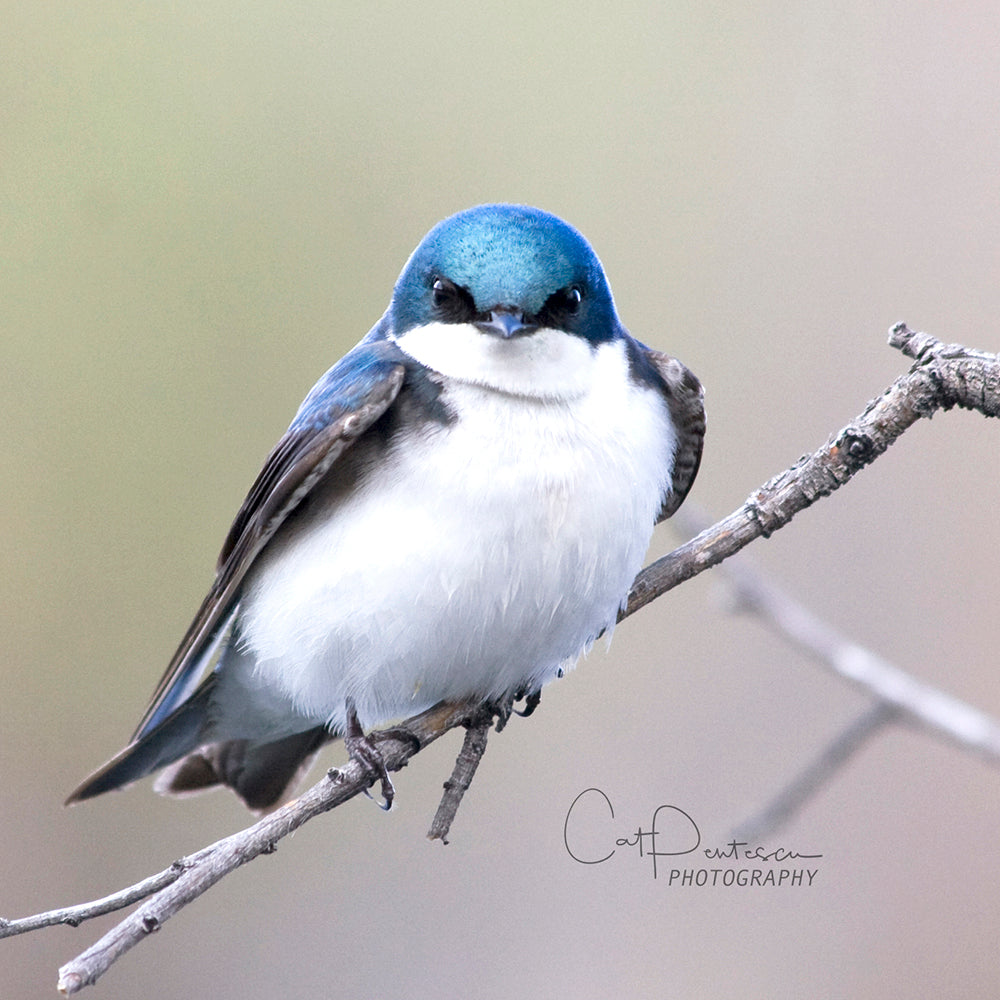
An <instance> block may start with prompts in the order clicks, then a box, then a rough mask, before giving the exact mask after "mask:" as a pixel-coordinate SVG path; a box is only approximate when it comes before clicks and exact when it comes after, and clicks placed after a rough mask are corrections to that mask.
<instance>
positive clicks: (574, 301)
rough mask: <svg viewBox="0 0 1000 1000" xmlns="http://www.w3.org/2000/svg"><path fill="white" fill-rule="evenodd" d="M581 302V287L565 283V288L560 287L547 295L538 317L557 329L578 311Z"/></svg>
mask: <svg viewBox="0 0 1000 1000" xmlns="http://www.w3.org/2000/svg"><path fill="white" fill-rule="evenodd" d="M582 302H583V289H582V288H581V287H580V286H579V285H567V287H566V288H560V289H559V291H558V292H553V293H552V294H551V295H550V296H549V297H548V299H547V300H546V302H545V305H544V306H542V312H541V316H540V318H541V319H542V320H543V321H544V323H545V325H547V326H553V327H556V328H557V329H558V328H559V327H561V326H563V325H565V323H567V322H568V321H569V319H570V317H571V316H575V315H576V313H577V312H579V310H580V304H581V303H582Z"/></svg>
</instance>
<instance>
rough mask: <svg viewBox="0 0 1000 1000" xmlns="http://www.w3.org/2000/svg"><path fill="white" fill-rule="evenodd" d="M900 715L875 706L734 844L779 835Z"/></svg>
mask: <svg viewBox="0 0 1000 1000" xmlns="http://www.w3.org/2000/svg"><path fill="white" fill-rule="evenodd" d="M898 714H899V713H898V712H897V711H896V709H894V708H893V707H892V706H891V705H888V704H886V702H884V701H877V702H875V704H874V705H873V706H872V707H871V708H869V709H867V710H866V711H864V712H862V713H861V715H859V716H858V717H857V718H856V719H855V720H854V721H853V722H851V723H850V724H849V725H847V726H845V727H844V729H842V730H841V731H840V733H839V734H838V735H837V736H836V737H834V739H832V740H831V741H830V742H829V743H828V744H827V745H826V746H825V747H824V748H823V750H822V752H821V753H820V754H819V755H818V756H817V757H816V758H814V759H813V760H812V761H810V762H809V764H808V766H807V767H805V768H803V769H802V770H801V771H800V772H799V773H798V774H797V775H796V776H795V777H794V778H793V779H792V780H791V781H790V782H789V783H788V784H787V785H786V786H785V787H784V788H783V789H782V790H781V791H780V792H779V793H778V794H777V795H776V796H775V797H774V798H773V799H772V800H771V801H770V802H769V803H768V804H767V805H766V806H765V807H764V808H763V809H762V810H761V811H760V812H759V813H757V815H756V816H753V817H751V818H750V819H748V820H746V821H744V822H743V823H741V824H740V826H739V827H737V829H736V831H735V832H734V833H733V840H735V841H736V842H737V843H740V844H759V843H761V842H762V841H764V840H765V838H767V837H768V836H770V835H772V834H774V833H776V832H777V831H778V830H779V829H781V827H783V826H784V825H785V824H786V823H787V822H788V821H789V820H790V819H791V818H792V817H793V816H795V814H796V813H798V812H799V810H800V809H801V808H802V807H803V806H804V805H805V803H806V802H808V801H809V799H811V798H813V796H815V795H816V793H817V792H818V791H819V790H820V789H821V788H822V787H823V786H824V785H825V784H826V783H827V782H828V781H829V780H830V779H831V778H832V777H833V776H834V774H836V772H837V771H839V770H840V768H841V767H843V766H844V764H846V763H847V761H848V760H850V759H851V757H853V756H854V755H855V754H856V753H857V752H858V751H859V750H860V749H861V748H862V747H864V746H866V745H867V744H868V742H869V740H871V738H872V737H873V736H874V735H875V734H876V733H878V732H881V731H882V729H884V728H885V726H886V725H887V724H888V723H890V722H892V721H893V720H894V719H896V718H897V716H898Z"/></svg>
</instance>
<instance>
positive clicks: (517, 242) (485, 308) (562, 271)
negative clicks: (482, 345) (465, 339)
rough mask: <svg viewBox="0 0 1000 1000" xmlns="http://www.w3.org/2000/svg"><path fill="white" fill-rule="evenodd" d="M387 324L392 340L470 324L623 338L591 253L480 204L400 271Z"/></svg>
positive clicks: (570, 235)
mask: <svg viewBox="0 0 1000 1000" xmlns="http://www.w3.org/2000/svg"><path fill="white" fill-rule="evenodd" d="M389 318H390V323H391V327H392V330H393V331H394V333H395V334H396V335H397V336H398V335H399V334H402V333H405V332H406V331H407V330H410V329H413V328H414V327H417V326H423V325H426V324H429V323H442V322H443V323H472V324H474V325H475V326H476V327H478V328H479V330H480V331H481V332H482V333H484V334H488V335H493V336H497V337H501V338H504V339H509V338H511V337H520V336H525V335H528V334H531V333H533V332H534V331H535V330H537V329H539V328H542V327H547V328H552V329H557V330H563V331H565V332H567V333H572V334H574V335H576V336H579V337H582V338H584V339H586V340H589V341H591V342H593V343H597V342H600V341H604V340H610V339H612V338H614V337H616V336H618V335H619V333H620V329H621V328H620V324H619V320H618V316H617V314H616V312H615V306H614V301H613V300H612V297H611V289H610V288H609V287H608V281H607V278H606V277H605V275H604V269H603V268H602V267H601V262H600V261H599V260H598V259H597V255H596V254H595V253H594V251H593V250H592V249H591V247H590V244H589V243H588V242H587V241H586V240H585V239H584V238H583V236H581V235H580V233H578V232H577V231H576V230H575V229H574V228H573V227H572V226H570V225H568V224H567V223H565V222H563V221H562V219H559V218H557V217H556V216H554V215H549V214H548V213H547V212H542V211H540V210H539V209H537V208H528V207H526V206H524V205H480V206H479V207H478V208H471V209H469V210H468V211H465V212H459V213H458V215H453V216H451V218H448V219H445V220H444V221H443V222H440V223H438V225H436V226H435V227H434V228H433V229H432V230H431V231H430V232H429V233H428V234H427V235H426V236H425V237H424V239H423V241H422V242H421V243H420V245H419V246H418V247H417V249H416V250H414V252H413V254H412V256H411V257H410V259H409V260H408V261H407V263H406V267H404V268H403V273H402V274H401V275H400V276H399V280H398V281H397V282H396V287H395V290H394V291H393V296H392V303H391V305H390V307H389Z"/></svg>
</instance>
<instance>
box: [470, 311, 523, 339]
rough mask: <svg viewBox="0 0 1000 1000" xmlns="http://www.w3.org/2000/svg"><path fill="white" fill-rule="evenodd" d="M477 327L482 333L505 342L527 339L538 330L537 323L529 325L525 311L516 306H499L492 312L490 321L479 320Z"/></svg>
mask: <svg viewBox="0 0 1000 1000" xmlns="http://www.w3.org/2000/svg"><path fill="white" fill-rule="evenodd" d="M475 325H476V327H477V328H478V329H479V330H480V331H481V332H482V333H488V334H489V335H490V336H491V337H500V338H502V339H503V340H510V339H512V338H513V337H525V336H527V335H528V334H530V333H534V332H535V331H536V330H537V329H538V324H537V323H529V322H528V321H527V320H526V319H525V317H524V310H522V309H516V308H515V307H514V306H497V307H496V308H495V309H491V310H490V318H489V319H484V320H477V321H476V323H475Z"/></svg>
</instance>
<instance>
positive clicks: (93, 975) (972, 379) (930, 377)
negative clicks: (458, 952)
mask: <svg viewBox="0 0 1000 1000" xmlns="http://www.w3.org/2000/svg"><path fill="white" fill-rule="evenodd" d="M890 343H891V344H892V345H893V346H894V347H897V348H898V349H900V350H902V351H903V352H904V353H906V354H908V355H909V356H911V357H914V358H916V359H917V360H916V363H915V364H914V366H913V367H912V368H911V370H910V371H909V372H908V373H907V374H906V375H904V376H902V377H900V378H899V379H897V380H896V381H895V382H894V383H893V384H892V385H891V386H890V387H889V388H888V389H887V390H886V392H885V393H883V394H882V395H881V396H880V397H878V398H877V399H875V400H873V401H872V402H871V403H870V404H869V405H868V407H867V408H866V409H865V411H864V413H862V414H861V416H860V417H858V418H857V419H856V420H855V421H854V422H853V423H851V424H849V425H848V426H847V427H845V428H844V429H843V430H841V431H840V433H839V434H837V435H835V436H834V437H833V438H831V439H830V441H828V442H827V443H826V444H825V445H824V446H823V447H822V448H821V449H819V450H818V451H816V452H814V453H813V454H812V455H810V456H806V457H804V458H802V459H800V460H799V461H798V462H797V463H796V464H795V465H794V466H792V468H790V469H789V470H787V471H786V472H784V473H782V474H781V475H779V476H776V477H775V478H774V479H772V480H770V481H769V482H768V483H766V484H764V486H762V487H761V488H760V489H759V490H757V491H755V492H754V493H753V494H752V495H751V496H750V497H749V498H748V500H747V501H746V502H745V503H744V504H743V506H742V507H740V508H739V510H737V511H735V512H734V513H732V514H730V515H729V517H727V518H725V519H724V520H722V521H720V522H719V523H718V524H716V525H714V526H713V527H711V528H709V529H708V530H706V531H703V532H702V533H701V534H700V535H699V536H698V537H697V538H695V539H693V540H691V541H690V542H687V543H686V544H684V545H682V546H680V547H679V548H678V549H676V550H675V551H674V552H672V553H670V555H668V556H665V557H664V558H663V559H660V560H658V561H657V562H655V563H653V564H652V565H651V566H649V567H647V568H646V569H644V570H643V571H642V572H641V573H640V574H639V576H638V577H637V578H636V580H635V582H634V584H633V586H632V590H631V592H630V595H629V601H628V606H627V608H626V609H625V610H624V611H623V613H622V615H621V617H622V618H625V617H627V616H629V615H631V614H633V613H634V612H635V611H637V610H638V609H639V608H641V607H644V606H645V605H646V604H648V603H649V602H650V601H652V600H654V599H655V598H656V597H658V596H660V595H661V594H663V593H665V592H666V591H667V590H670V589H672V588H673V587H675V586H677V584H679V583H681V582H683V581H684V580H687V579H690V578H691V577H693V576H696V575H697V574H698V573H700V572H702V570H705V569H708V568H709V567H710V566H714V565H717V564H718V563H720V562H721V561H722V560H723V559H726V558H727V557H728V556H730V555H732V554H733V553H734V552H737V551H738V550H739V549H741V548H743V547H744V546H745V545H747V544H748V543H749V542H750V541H752V540H753V539H755V538H759V537H761V536H765V537H766V536H767V535H769V534H771V533H772V532H774V531H776V530H777V529H778V528H781V527H783V526H784V525H785V524H787V523H788V521H790V520H791V518H792V517H793V516H794V515H795V514H796V513H797V512H798V511H800V510H803V509H804V508H805V507H808V506H810V505H811V504H812V503H814V502H815V501H816V500H818V499H819V498H820V497H823V496H826V495H828V494H829V493H832V492H833V491H834V490H836V489H838V488H839V487H840V486H842V485H843V484H844V483H846V482H848V481H849V480H850V479H851V477H852V476H853V475H854V474H855V473H856V472H858V471H859V470H860V469H862V468H864V467H865V466H866V465H868V464H869V463H871V462H872V461H874V459H875V458H877V457H878V456H879V455H880V454H882V452H883V451H885V450H886V448H888V446H889V445H890V444H892V443H893V442H894V441H895V440H896V439H897V438H898V437H899V436H900V434H902V433H903V431H904V430H906V428H907V427H909V426H910V425H911V424H912V423H914V422H915V421H916V420H918V419H919V418H921V417H929V416H931V415H932V414H933V413H934V412H936V411H937V410H939V409H948V408H950V407H952V406H962V407H966V408H968V409H974V410H978V411H979V412H981V413H983V414H984V415H986V416H997V415H998V413H1000V363H998V359H997V358H996V357H995V356H993V355H987V354H982V353H980V352H975V351H969V350H967V349H965V348H962V347H960V346H957V345H944V344H941V343H940V342H938V341H936V340H934V339H933V338H931V337H927V336H925V335H922V334H914V333H912V332H911V331H909V330H907V329H906V327H905V326H903V325H900V326H897V327H895V328H894V329H893V330H892V332H891V335H890ZM795 617H796V616H792V618H793V619H794V618H795ZM798 618H799V620H800V623H801V615H799V616H798ZM792 626H794V620H793V621H792V623H791V625H790V624H789V622H788V621H785V622H784V624H783V626H782V627H785V628H788V629H790V630H792V631H793V628H792ZM820 635H821V636H822V632H820ZM826 640H830V637H829V636H826V638H825V640H824V641H826ZM831 643H832V646H833V647H843V646H845V645H846V653H845V651H844V649H843V648H841V649H840V651H839V654H838V656H837V658H838V659H839V660H840V666H839V668H838V669H839V672H840V673H841V675H843V676H847V677H848V678H849V679H851V680H852V681H853V682H854V683H857V684H860V685H862V686H865V687H866V688H867V689H868V690H872V691H874V692H875V693H876V695H877V696H878V697H879V699H881V702H882V704H883V706H884V705H886V704H888V705H891V706H893V707H892V708H891V711H896V710H897V709H896V707H895V706H899V707H900V708H901V709H903V710H905V711H906V713H907V714H908V715H909V716H911V717H913V718H916V719H919V720H920V721H921V723H922V724H924V725H925V726H926V727H928V728H931V729H933V730H934V731H935V732H939V733H944V734H947V735H949V736H950V737H951V738H954V739H956V740H957V741H958V742H960V743H963V744H964V745H966V746H975V747H976V748H977V749H978V750H979V751H980V752H983V753H986V754H989V755H994V754H995V752H996V749H997V745H996V742H995V741H996V723H994V722H993V721H992V720H990V719H988V718H987V717H986V716H983V715H982V713H977V712H976V711H975V710H974V709H970V708H969V706H965V705H962V704H961V703H959V702H956V701H955V700H954V699H949V698H948V697H947V696H945V695H942V694H941V693H940V692H936V691H934V690H933V689H930V688H929V687H928V686H927V685H921V684H919V682H917V681H915V680H913V679H912V678H910V677H909V676H908V675H906V674H904V673H903V672H902V671H899V670H898V669H897V668H895V667H892V666H891V665H890V664H886V663H884V662H881V663H878V664H877V667H878V669H877V670H876V671H875V672H874V673H873V672H872V671H871V669H870V666H871V665H870V664H868V665H867V666H866V667H865V669H861V667H860V666H859V664H860V663H861V661H862V656H861V655H859V650H858V648H857V647H855V646H853V645H852V644H850V643H846V644H845V642H844V641H841V640H839V637H837V641H836V642H832V640H831ZM821 645H822V643H821ZM828 652H829V653H830V655H831V656H833V654H834V652H835V650H833V649H831V650H830V651H828ZM860 653H864V655H865V656H869V655H870V654H867V653H865V651H863V650H862V651H860ZM873 678H874V679H873ZM479 711H480V709H479V707H478V706H471V707H470V706H449V705H442V706H437V707H435V708H434V709H431V710H430V711H428V712H425V713H423V714H422V715H419V716H417V717H415V718H414V719H411V720H409V721H408V722H407V723H406V726H405V728H406V729H407V730H408V731H410V732H411V733H412V734H413V736H414V738H415V740H414V741H413V742H411V741H408V740H406V739H405V738H403V737H402V736H399V737H398V738H397V737H396V736H395V735H393V732H392V731H390V732H388V733H386V734H382V736H381V738H380V739H379V744H380V748H381V750H382V756H383V758H384V760H385V764H386V768H387V769H388V770H390V771H396V770H399V769H400V768H401V767H403V766H405V764H406V763H407V762H408V761H409V759H410V758H411V757H412V756H413V755H414V754H415V753H417V752H419V750H420V749H423V747H425V746H426V745H427V744H429V743H431V742H433V741H434V740H436V739H437V738H438V737H440V736H442V735H443V734H444V733H446V732H447V731H448V730H449V729H452V728H454V727H455V726H458V725H466V726H467V727H469V731H468V733H467V736H466V741H465V745H464V746H463V751H462V755H460V759H459V761H457V762H456V765H455V770H454V772H453V776H452V781H451V782H449V784H448V786H447V787H446V793H445V796H444V798H443V800H442V804H441V806H440V807H439V810H438V813H439V816H440V817H441V825H440V826H439V825H438V819H437V817H436V818H435V825H434V826H433V827H432V829H431V836H439V837H440V838H441V839H444V837H445V836H446V834H447V830H448V827H449V826H450V824H451V821H452V819H453V818H454V815H455V810H456V809H457V808H458V804H459V802H460V801H461V797H462V794H463V793H464V791H465V789H466V788H467V787H468V785H469V782H471V780H472V777H473V775H474V773H475V768H476V765H477V764H478V761H479V758H480V757H481V756H482V752H483V749H485V736H486V732H487V730H488V728H489V722H484V721H483V717H482V716H481V715H480V714H479ZM883 711H886V709H885V708H884V707H883V708H879V709H877V710H876V711H873V713H872V715H871V718H869V719H868V720H867V721H865V720H862V723H859V724H858V725H857V726H856V727H854V728H855V736H854V737H851V736H850V731H849V732H848V733H847V734H845V736H844V738H843V739H842V740H841V741H839V744H840V745H839V749H836V748H835V751H834V752H832V756H831V753H830V752H828V754H827V756H828V757H831V760H830V761H827V762H826V763H824V762H823V760H822V759H821V760H820V761H819V762H817V764H816V765H814V766H813V768H812V769H811V772H807V776H806V777H807V779H808V780H807V781H806V784H808V783H809V781H812V782H813V784H815V780H816V775H822V773H823V771H824V769H825V770H829V769H830V768H831V767H833V766H835V765H836V760H835V759H832V758H836V756H837V754H838V753H839V754H840V755H841V757H843V755H844V754H845V753H849V752H851V748H852V746H853V745H854V743H856V742H857V739H858V738H862V739H863V738H864V733H865V731H866V730H871V729H874V728H877V726H876V723H877V724H878V725H881V721H880V718H879V715H880V713H881V712H883ZM858 734H861V735H860V737H858ZM810 773H811V774H812V777H811V778H809V774H810ZM374 780H375V779H374V777H373V775H372V774H371V773H370V772H368V771H366V770H365V769H364V768H363V767H362V766H361V765H360V764H358V763H356V762H354V761H352V762H351V763H349V764H347V765H346V766H345V767H344V768H343V769H342V770H339V771H331V772H329V774H328V776H327V777H326V778H324V779H323V780H322V781H320V782H319V783H318V784H316V785H315V786H313V788H311V789H310V790H309V791H307V792H306V793H305V794H304V795H302V796H301V797H300V798H298V799H296V800H295V801H293V802H290V803H288V804H287V805H286V806H284V807H282V808H281V809H278V810H276V811H275V812H274V813H272V814H270V815H269V816H266V817H264V818H263V819H261V820H260V821H259V822H258V823H256V824H254V825H253V826H251V827H249V828H247V829H246V830H243V831H241V832H239V833H236V834H233V835H232V836H230V837H227V838H225V839H223V840H220V841H218V842H217V843H215V844H213V845H211V846H210V847H206V848H205V849H203V850H202V851H199V852H197V854H194V855H191V856H190V857H188V858H184V859H181V860H180V861H178V862H175V864H174V865H172V866H171V867H170V868H169V869H167V870H166V871H165V872H161V873H160V874H159V875H157V876H153V877H152V878H150V879H146V880H144V881H143V882H141V883H138V884H137V885H136V886H133V887H131V888H130V889H127V890H124V891H123V892H121V893H117V894H115V895H114V896H109V897H107V898H106V899H104V900H99V901H97V902H95V903H91V904H85V905H84V906H81V907H70V908H66V909H62V910H54V911H52V912H51V913H48V914H40V915H38V916H37V917H29V918H25V919H24V920H21V921H0V937H2V936H8V935H10V934H14V933H22V932H23V931H25V930H30V929H34V928H35V927H41V926H47V925H50V924H53V923H78V922H80V921H82V920H85V919H88V918H89V917H90V916H95V915H97V914H98V913H107V912H111V911H112V910H114V909H117V908H120V907H122V906H126V905H129V903H132V902H135V901H137V900H139V899H142V898H145V897H146V896H147V895H149V894H153V895H152V898H149V899H147V901H146V902H145V903H143V904H142V905H141V906H139V907H138V909H136V910H135V911H134V912H133V913H132V914H130V915H129V916H128V917H126V918H125V919H124V920H123V921H122V922H121V923H120V924H119V925H118V926H117V927H115V928H113V929H112V930H111V931H110V932H109V933H108V934H106V935H105V936H104V937H103V938H102V939H101V940H100V941H98V942H97V943H96V944H95V945H94V946H93V947H91V948H89V949H88V950H87V951H86V952H84V953H83V954H82V955H81V956H79V958H77V959H75V960H74V961H72V962H70V963H68V964H67V965H65V966H63V968H62V969H61V970H60V981H59V988H60V990H62V991H63V992H64V993H67V994H69V993H75V992H77V991H78V990H80V989H82V988H83V987H84V986H87V985H90V984H91V983H93V982H95V981H96V980H97V978H98V977H99V976H100V975H101V974H102V973H103V972H104V971H106V970H107V968H108V967H109V966H110V965H111V964H112V963H113V962H114V961H115V960H116V959H117V958H118V957H119V956H121V955H122V954H124V953H125V952H126V951H127V950H129V949H130V948H131V947H132V946H133V945H135V944H136V943H138V942H139V941H141V940H142V939H143V938H144V937H146V936H147V935H148V934H150V933H151V932H153V931H155V930H157V929H158V928H159V927H160V926H162V924H163V923H164V921H166V920H168V919H169V918H170V917H171V916H172V915H173V914H174V913H176V912H177V911H178V910H179V909H181V908H182V907H183V906H185V905H186V904H187V903H189V902H191V901H192V900H194V899H196V898H197V897H198V896H200V895H201V894H202V893H203V892H205V891H206V890H207V889H208V888H209V887H210V886H212V885H214V884H215V882H217V881H218V880H219V879H221V878H222V877H223V876H225V875H226V874H228V873H229V872H230V871H233V870H235V869H236V868H238V867H240V866H241V865H243V864H245V863H246V862H247V861H250V860H251V859H252V858H254V857H256V856H258V855H259V854H263V853H269V852H271V851H273V850H274V849H275V845H276V844H277V842H278V841H279V840H280V839H281V838H282V837H285V836H287V835H288V834H289V833H291V832H292V831H293V830H295V829H297V828H298V827H299V826H301V825H302V824H303V823H305V822H307V821H308V820H309V819H311V818H312V817H314V816H316V815H318V814H320V813H322V812H327V811H328V810H330V809H333V808H334V807H336V806H337V805H339V804H341V803H342V802H345V801H347V800H348V799H350V798H352V797H353V796H355V795H357V794H358V792H360V791H363V790H366V789H367V788H368V787H370V786H371V784H372V783H373V782H374ZM792 807H794V803H792ZM438 831H440V832H438Z"/></svg>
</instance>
